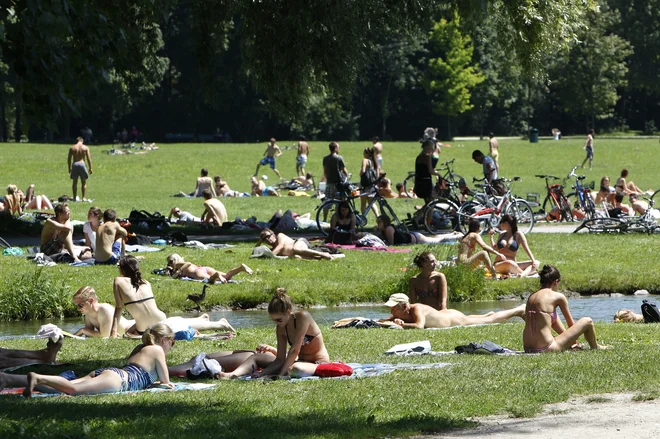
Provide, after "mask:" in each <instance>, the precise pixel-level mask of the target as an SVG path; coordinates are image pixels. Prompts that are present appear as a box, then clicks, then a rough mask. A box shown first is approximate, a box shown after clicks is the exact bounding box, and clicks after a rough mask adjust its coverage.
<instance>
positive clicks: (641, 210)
mask: <svg viewBox="0 0 660 439" xmlns="http://www.w3.org/2000/svg"><path fill="white" fill-rule="evenodd" d="M628 197H629V198H630V207H631V208H632V210H633V211H634V212H635V213H638V214H639V215H644V214H645V213H646V211H647V210H648V208H649V203H647V202H646V201H643V200H640V199H639V195H637V194H630V195H629V196H628ZM633 215H634V213H633Z"/></svg>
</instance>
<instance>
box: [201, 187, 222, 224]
mask: <svg viewBox="0 0 660 439" xmlns="http://www.w3.org/2000/svg"><path fill="white" fill-rule="evenodd" d="M202 197H204V213H202V217H201V220H202V222H203V223H205V224H207V225H208V226H211V225H212V224H215V225H216V226H222V223H224V222H226V221H227V209H225V205H224V204H222V202H221V201H220V200H218V199H217V198H213V194H212V193H211V191H210V190H209V189H204V192H202Z"/></svg>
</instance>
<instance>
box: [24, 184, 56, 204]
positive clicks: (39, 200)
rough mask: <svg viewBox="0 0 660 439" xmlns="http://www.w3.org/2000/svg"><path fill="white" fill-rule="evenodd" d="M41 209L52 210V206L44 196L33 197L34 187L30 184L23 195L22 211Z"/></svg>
mask: <svg viewBox="0 0 660 439" xmlns="http://www.w3.org/2000/svg"><path fill="white" fill-rule="evenodd" d="M43 208H46V209H48V210H53V204H52V203H51V202H50V199H49V198H48V197H47V196H46V195H35V193H34V185H33V184H31V185H30V187H29V188H28V190H27V192H26V194H25V205H24V206H23V209H36V210H41V209H43Z"/></svg>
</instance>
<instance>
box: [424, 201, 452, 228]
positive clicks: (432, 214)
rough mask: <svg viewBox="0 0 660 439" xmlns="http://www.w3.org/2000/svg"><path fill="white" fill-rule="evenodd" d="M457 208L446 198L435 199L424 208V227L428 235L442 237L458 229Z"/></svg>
mask: <svg viewBox="0 0 660 439" xmlns="http://www.w3.org/2000/svg"><path fill="white" fill-rule="evenodd" d="M457 212H458V207H456V205H455V204H454V203H452V202H451V201H449V200H447V199H446V198H437V199H435V200H433V201H431V202H430V203H429V204H427V205H426V207H425V208H424V227H425V228H426V230H428V232H429V233H432V234H434V235H443V234H445V233H451V232H453V231H454V230H457V228H458V214H457Z"/></svg>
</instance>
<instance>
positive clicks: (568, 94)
mask: <svg viewBox="0 0 660 439" xmlns="http://www.w3.org/2000/svg"><path fill="white" fill-rule="evenodd" d="M587 20H588V22H589V28H588V29H586V30H585V31H583V32H582V33H581V34H580V42H579V43H577V44H575V45H574V46H573V47H572V48H571V49H570V51H569V52H568V53H567V54H566V55H564V56H563V57H562V58H560V59H559V60H558V61H557V65H556V67H555V69H554V73H553V74H552V75H551V78H554V81H553V82H551V88H552V89H554V90H555V91H556V92H557V94H558V97H559V100H560V102H561V104H560V105H561V108H562V109H563V110H564V111H565V112H567V113H573V114H575V115H581V116H583V117H585V129H589V128H595V125H596V119H605V118H608V117H612V115H613V109H614V105H615V104H616V103H617V101H618V100H619V94H618V91H617V89H618V88H622V87H625V86H626V83H627V81H626V73H627V72H628V66H627V64H626V58H627V57H628V56H630V55H631V54H632V49H631V46H630V43H629V42H628V41H626V40H624V39H623V38H621V37H619V36H618V35H615V34H613V33H611V29H612V28H613V27H614V26H615V25H616V24H617V23H619V13H618V11H616V10H610V9H609V7H608V6H607V5H606V4H603V5H601V10H600V12H591V13H589V14H588V15H587Z"/></svg>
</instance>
